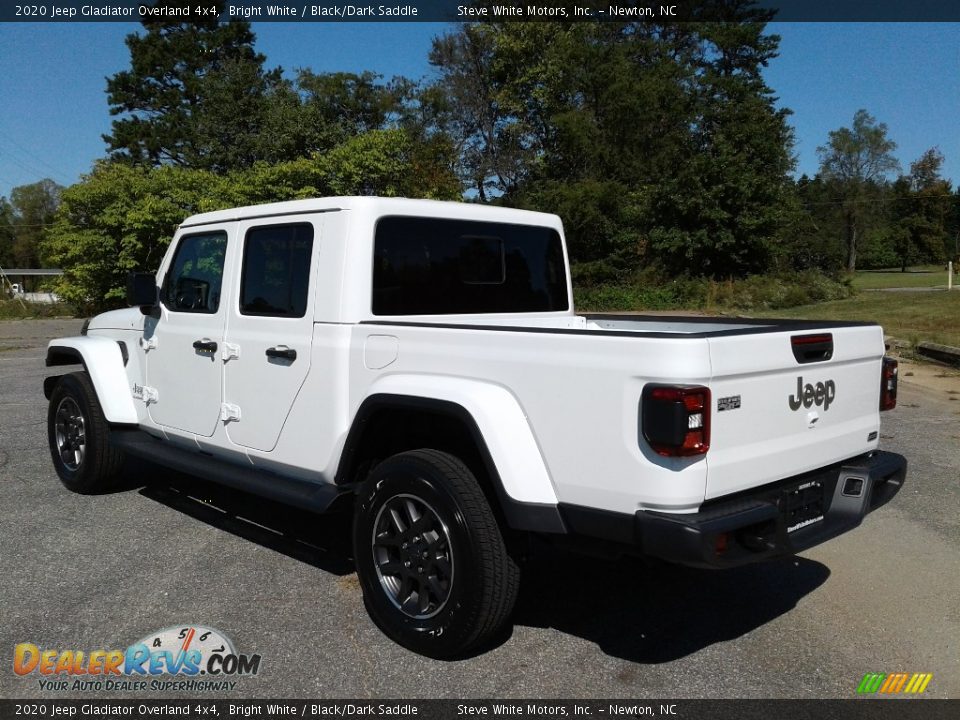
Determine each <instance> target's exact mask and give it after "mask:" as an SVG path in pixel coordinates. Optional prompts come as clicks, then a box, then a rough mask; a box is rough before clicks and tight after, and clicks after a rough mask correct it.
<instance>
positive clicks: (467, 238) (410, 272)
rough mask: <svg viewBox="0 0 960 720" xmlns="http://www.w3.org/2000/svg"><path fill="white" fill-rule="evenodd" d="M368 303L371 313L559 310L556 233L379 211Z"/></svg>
mask: <svg viewBox="0 0 960 720" xmlns="http://www.w3.org/2000/svg"><path fill="white" fill-rule="evenodd" d="M372 309H373V314H374V315H454V314H468V313H514V312H552V311H559V310H567V309H568V303H567V282H566V275H565V273H564V263H563V248H562V245H561V243H560V235H559V234H558V233H557V232H556V230H552V229H551V228H545V227H537V226H533V225H510V224H506V223H488V222H473V221H467V220H445V219H440V218H416V217H384V218H381V219H380V221H379V222H378V223H377V229H376V236H375V238H374V260H373V308H372Z"/></svg>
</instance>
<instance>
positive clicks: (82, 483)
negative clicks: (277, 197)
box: [44, 198, 906, 657]
mask: <svg viewBox="0 0 960 720" xmlns="http://www.w3.org/2000/svg"><path fill="white" fill-rule="evenodd" d="M571 297H572V295H571V285H570V273H569V270H568V265H567V258H566V248H565V242H564V236H563V228H562V225H561V222H560V219H559V218H557V217H556V216H554V215H547V214H542V213H535V212H526V211H520V210H511V209H503V208H493V207H483V206H478V205H473V204H463V203H440V202H432V201H421V200H404V199H381V198H326V199H315V200H302V201H295V202H286V203H278V204H270V205H260V206H255V207H244V208H237V209H233V210H224V211H219V212H211V213H206V214H202V215H196V216H194V217H191V218H189V219H187V220H186V221H185V222H184V223H183V224H182V225H181V226H180V227H179V229H178V230H177V232H176V234H175V236H174V238H173V241H172V242H171V244H170V247H169V249H168V251H167V253H166V256H165V257H164V259H163V262H162V263H161V265H160V268H159V270H158V272H157V273H156V275H154V274H145V273H142V274H132V275H131V277H130V281H129V285H128V300H129V302H130V304H131V305H133V306H136V307H132V308H131V309H128V310H117V311H113V312H107V313H104V314H102V315H98V316H96V317H94V318H92V319H91V320H89V321H88V322H87V324H86V325H85V326H84V329H83V331H82V333H81V336H79V337H71V338H61V339H58V340H53V341H51V342H50V344H49V348H48V351H47V365H48V366H69V365H82V366H83V371H82V372H74V373H70V374H67V375H62V376H55V377H48V378H46V380H45V381H44V391H45V394H46V396H47V398H48V399H49V401H50V403H49V413H48V428H49V441H50V450H51V455H52V458H53V463H54V466H55V467H56V471H57V473H58V475H59V476H60V478H61V480H62V481H63V483H64V484H65V485H66V486H67V487H68V488H70V489H71V490H74V491H77V492H84V493H85V492H97V491H100V490H103V489H105V488H107V487H108V486H109V485H110V484H111V483H113V482H114V481H115V480H116V479H117V477H118V475H119V473H120V468H121V461H122V457H123V455H124V454H129V455H135V456H141V457H145V458H148V459H151V460H154V461H156V462H158V463H160V464H163V465H166V466H169V467H173V468H176V469H178V470H181V471H185V472H188V473H192V474H194V475H197V476H203V477H206V478H209V479H214V480H216V481H219V482H222V483H226V484H228V485H231V486H234V487H237V488H240V489H242V490H245V491H249V492H253V493H258V494H261V495H265V496H269V497H271V498H274V499H279V500H281V501H283V502H286V503H291V504H294V505H298V506H302V507H307V508H311V509H314V510H317V511H323V510H325V509H328V508H329V507H330V506H331V505H332V504H333V503H334V501H335V500H337V499H338V498H342V499H345V500H347V501H352V502H353V505H354V523H353V528H354V530H353V546H354V556H355V561H356V567H357V572H358V575H359V578H360V581H361V585H362V588H363V595H364V599H365V602H366V605H367V607H368V609H369V611H370V613H371V615H372V617H373V619H374V620H375V621H376V622H377V624H378V625H379V626H380V627H381V628H382V629H383V630H384V631H385V632H386V633H387V634H388V635H389V636H390V637H392V638H393V639H394V640H396V641H397V642H399V643H401V644H403V645H405V646H407V647H408V648H411V649H413V650H415V651H418V652H421V653H424V654H427V655H432V656H437V657H444V656H451V655H457V654H460V653H463V652H465V651H466V650H467V649H469V648H471V647H475V646H476V645H478V644H480V643H482V642H484V640H486V639H487V638H489V637H490V635H491V634H492V633H494V632H495V631H496V630H497V629H498V628H499V627H501V626H502V625H503V623H505V622H506V620H507V619H508V617H509V615H510V613H511V609H512V607H513V604H514V600H515V597H516V593H517V587H518V578H519V571H518V568H517V565H516V563H515V560H514V558H513V556H512V553H511V552H510V549H509V548H510V544H511V541H514V540H515V539H516V538H517V537H518V536H520V537H522V536H523V535H524V534H530V533H535V534H539V535H541V536H544V537H547V538H551V537H552V538H558V537H563V538H566V540H567V541H571V540H572V541H574V543H576V542H582V543H588V542H593V543H597V542H602V543H604V544H603V547H605V548H608V549H609V551H610V552H621V551H627V552H635V553H640V554H646V555H649V556H655V557H659V558H662V559H665V560H668V561H673V562H677V563H684V564H689V565H695V566H708V567H729V566H734V565H738V564H742V563H747V562H752V561H756V560H762V559H766V558H771V557H774V556H778V555H782V554H788V553H795V552H797V551H800V550H803V549H805V548H808V547H811V546H812V545H815V544H818V543H820V542H823V541H824V540H826V539H828V538H831V537H834V536H836V535H838V534H840V533H842V532H845V531H847V530H850V529H851V528H854V527H856V526H857V525H858V524H859V523H860V521H861V520H862V518H863V517H864V516H865V515H866V514H867V513H869V512H871V511H872V510H874V509H875V508H877V507H878V506H880V505H881V504H883V503H885V502H887V501H888V500H889V499H890V498H891V497H893V495H895V494H896V493H897V491H898V490H899V489H900V487H901V485H902V484H903V482H904V478H905V474H906V461H905V460H904V458H903V457H901V456H899V455H895V454H892V453H887V452H882V451H879V450H878V436H879V430H880V416H879V411H880V410H882V409H888V408H891V407H893V406H894V405H895V402H896V363H895V362H894V361H892V360H889V359H885V358H884V356H883V354H884V344H883V333H882V330H881V328H880V327H878V326H877V325H874V324H867V323H826V322H818V323H809V322H797V321H793V322H784V321H771V320H741V319H709V318H707V319H705V318H686V317H684V318H668V317H643V316H578V315H575V314H574V311H573V303H572V300H571Z"/></svg>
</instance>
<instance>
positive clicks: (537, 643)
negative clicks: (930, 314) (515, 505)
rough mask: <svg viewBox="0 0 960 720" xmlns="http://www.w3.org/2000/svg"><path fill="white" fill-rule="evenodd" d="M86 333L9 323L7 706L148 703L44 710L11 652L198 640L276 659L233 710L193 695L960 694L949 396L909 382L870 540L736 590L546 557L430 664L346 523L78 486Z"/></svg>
mask: <svg viewBox="0 0 960 720" xmlns="http://www.w3.org/2000/svg"><path fill="white" fill-rule="evenodd" d="M79 325H80V323H79V321H73V320H65V321H61V320H50V321H5V322H0V507H2V508H3V511H4V512H3V522H2V523H0V547H2V552H0V578H3V582H0V609H2V617H3V623H2V627H0V652H3V653H10V654H9V655H7V657H6V659H5V660H2V661H0V666H2V667H3V669H2V670H0V697H5V698H29V697H48V698H52V697H59V698H67V697H94V696H102V697H118V698H119V697H128V698H142V697H150V696H157V695H158V693H150V692H132V693H131V692H113V693H106V692H104V693H102V694H98V693H87V694H83V695H81V694H80V693H76V692H69V691H68V692H66V693H55V692H52V691H49V690H41V689H40V687H39V685H38V682H37V676H36V675H33V676H31V677H27V678H20V677H17V676H15V675H14V673H13V672H12V669H11V663H12V651H13V647H14V646H15V645H16V644H17V643H22V642H32V643H35V644H37V645H38V646H41V647H45V648H59V649H83V650H85V651H91V650H97V649H106V650H110V649H115V648H124V647H126V646H127V645H129V644H131V643H133V642H135V641H137V640H139V639H140V638H143V637H144V636H146V635H148V634H149V633H151V632H154V631H157V630H160V629H163V628H167V627H171V626H180V625H187V624H203V625H206V626H211V627H214V628H219V629H220V630H222V631H224V633H225V634H227V635H228V636H229V637H230V638H232V640H233V642H234V644H235V645H236V647H237V649H238V651H240V652H246V653H259V654H260V655H261V656H262V658H263V660H262V666H261V672H260V674H259V675H258V676H257V677H254V678H241V679H239V680H238V681H237V685H236V687H235V688H234V689H233V690H232V691H230V692H214V693H209V694H202V695H201V694H198V693H195V692H194V693H180V694H179V695H180V696H184V697H222V698H241V697H327V698H335V697H340V698H347V697H356V698H429V697H462V698H484V697H485V698H511V697H516V698H520V697H526V698H533V697H544V698H549V697H564V698H578V697H594V698H595V697H625V698H640V697H647V698H657V697H661V698H664V697H671V698H698V697H761V698H783V697H814V698H834V697H835V698H850V697H853V696H854V691H855V688H856V685H857V684H858V682H859V680H860V678H861V677H862V676H863V674H864V673H866V672H895V671H907V672H932V673H933V674H934V677H933V680H932V682H931V683H930V685H929V687H928V690H927V695H929V696H933V697H960V604H958V602H957V598H958V597H960V554H958V546H960V543H958V541H960V527H958V509H960V486H958V482H957V479H958V477H960V449H958V448H960V430H958V419H960V402H952V401H951V399H952V398H955V397H957V395H949V394H947V393H944V392H942V391H939V390H931V389H928V388H926V387H924V386H920V385H914V384H911V383H910V382H909V380H912V379H913V378H905V380H907V382H904V383H903V384H902V386H901V395H900V405H899V407H898V409H897V410H895V411H893V412H892V413H888V414H887V416H886V417H885V419H884V420H885V422H884V428H883V443H884V447H885V448H886V449H889V450H893V451H897V452H901V453H903V454H905V455H906V456H907V457H908V459H909V461H910V471H909V476H908V483H907V485H906V486H905V487H904V489H903V491H902V492H901V493H900V495H899V496H898V497H897V498H896V499H895V500H894V501H893V502H892V503H890V504H889V505H887V506H886V507H884V508H882V509H881V510H879V511H878V512H876V513H875V514H873V515H871V516H870V517H869V518H868V519H867V521H866V522H865V523H864V525H863V526H861V527H860V528H859V529H857V530H856V531H854V532H852V533H849V534H847V535H844V536H842V537H840V538H837V539H836V540H833V541H831V542H829V543H827V544H825V545H823V546H820V547H818V548H815V549H813V550H812V551H809V552H806V553H804V554H803V556H801V557H797V558H790V559H785V560H781V561H776V562H771V563H766V564H761V565H755V566H750V567H746V568H741V569H736V570H730V571H724V572H711V571H698V570H691V569H684V568H677V567H663V566H659V567H647V566H646V565H644V564H642V563H640V562H638V561H620V562H608V561H601V560H595V559H589V558H582V557H578V556H574V555H569V554H566V553H563V552H560V551H557V550H551V549H540V550H539V551H538V552H537V553H536V556H535V558H534V563H533V564H532V566H531V568H530V570H529V572H527V574H526V575H525V578H524V585H523V589H522V594H521V599H520V604H519V607H518V609H517V612H516V617H515V624H514V626H513V627H512V629H511V630H510V631H509V632H507V633H505V634H504V636H503V637H501V638H499V640H498V641H497V642H496V643H495V644H494V645H493V646H492V647H490V648H488V649H487V650H486V652H483V653H481V654H478V655H476V656H475V657H471V658H468V659H465V660H460V661H456V662H439V661H434V660H427V659H424V658H421V657H418V656H416V655H413V654H411V653H408V652H407V651H405V650H403V649H401V648H400V647H398V646H396V645H394V644H393V643H391V642H389V641H387V640H386V639H385V638H384V637H383V636H382V635H381V634H380V632H379V631H378V630H377V628H376V627H375V626H374V625H373V624H372V623H371V621H370V620H369V619H368V617H367V614H366V612H365V611H364V608H363V602H362V599H361V597H360V591H359V587H358V584H357V581H356V576H355V575H354V574H353V566H352V560H351V558H350V554H349V548H348V542H347V527H348V524H347V520H346V518H343V517H336V516H333V517H322V518H317V517H314V516H310V515H308V514H306V513H302V512H299V511H296V510H293V509H290V508H284V507H280V506H277V505H274V504H272V503H267V502H264V501H262V500H258V499H254V498H252V497H250V496H246V495H243V494H241V493H236V492H232V491H226V490H222V489H219V488H216V487H212V486H210V485H208V484H206V483H203V482H201V481H199V480H196V479H194V478H190V477H187V476H183V475H175V474H171V473H169V472H167V471H164V470H162V469H159V468H155V467H151V466H146V465H140V464H136V463H130V464H129V467H128V469H127V479H128V482H127V487H126V488H125V489H124V490H123V491H121V492H115V493H111V494H107V495H100V496H92V497H84V496H79V495H74V494H71V493H69V492H68V491H67V490H66V489H64V488H63V487H62V486H61V485H60V483H59V482H58V480H57V478H56V475H55V473H54V471H53V468H52V466H51V463H50V458H49V455H48V451H47V442H46V431H45V417H46V404H45V401H44V399H43V394H42V389H41V384H42V379H43V377H44V376H45V375H46V374H47V370H46V368H45V367H44V364H43V354H44V353H43V345H44V344H45V342H46V340H47V339H48V338H50V337H56V336H58V335H65V334H75V333H76V332H77V330H78V329H79ZM958 395H960V393H958ZM71 681H72V678H71ZM163 695H164V696H166V697H169V696H170V695H171V694H170V693H164V694H163ZM174 695H177V693H174Z"/></svg>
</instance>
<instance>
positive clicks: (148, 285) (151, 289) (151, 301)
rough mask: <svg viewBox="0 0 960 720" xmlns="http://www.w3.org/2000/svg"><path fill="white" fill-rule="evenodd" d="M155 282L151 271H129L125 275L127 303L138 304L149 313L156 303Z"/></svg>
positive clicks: (143, 311) (142, 310)
mask: <svg viewBox="0 0 960 720" xmlns="http://www.w3.org/2000/svg"><path fill="white" fill-rule="evenodd" d="M157 294H158V293H157V282H156V279H155V278H154V275H153V273H142V272H131V273H129V274H128V275H127V305H130V306H131V307H133V306H134V305H139V306H140V312H142V313H143V314H144V315H149V314H150V311H151V310H152V309H153V308H154V307H156V305H157Z"/></svg>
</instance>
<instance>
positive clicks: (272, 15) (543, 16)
mask: <svg viewBox="0 0 960 720" xmlns="http://www.w3.org/2000/svg"><path fill="white" fill-rule="evenodd" d="M747 2H749V0H747ZM742 4H743V0H663V1H662V2H639V1H638V0H613V1H610V2H605V1H601V2H595V1H594V0H583V1H582V2H568V1H566V0H530V1H526V2H523V1H520V0H500V1H499V2H498V1H496V0H473V2H471V1H470V0H386V1H383V0H374V3H373V4H364V3H363V2H362V1H360V2H342V1H340V0H287V1H286V2H284V1H283V0H281V1H279V2H268V1H267V0H233V1H232V2H222V1H220V0H193V1H192V2H190V1H189V0H105V1H100V2H83V1H82V0H52V1H50V2H35V3H23V4H21V3H17V2H13V3H11V2H5V3H3V4H2V6H0V22H140V21H142V20H150V19H155V20H160V21H182V22H203V21H210V20H213V19H217V20H218V21H228V20H230V19H232V18H238V19H244V20H250V21H255V22H477V21H482V22H545V21H561V22H661V23H664V22H715V21H723V20H724V19H725V16H726V14H727V12H728V10H729V7H730V6H731V5H742ZM752 6H753V7H754V8H756V9H757V10H760V11H769V12H770V13H771V17H770V19H772V20H775V21H778V22H854V21H859V22H863V21H867V22H960V2H958V0H755V1H754V2H753V3H752Z"/></svg>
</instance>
